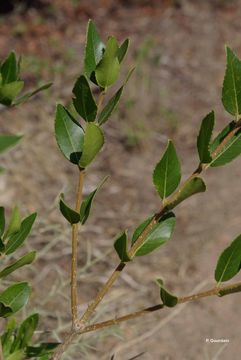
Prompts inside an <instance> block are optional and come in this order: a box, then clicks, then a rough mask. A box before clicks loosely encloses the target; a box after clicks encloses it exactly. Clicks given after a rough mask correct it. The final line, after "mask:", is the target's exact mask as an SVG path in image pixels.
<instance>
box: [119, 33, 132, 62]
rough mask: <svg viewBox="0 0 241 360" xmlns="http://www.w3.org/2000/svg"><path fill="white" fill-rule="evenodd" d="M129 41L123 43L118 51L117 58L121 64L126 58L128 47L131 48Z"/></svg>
mask: <svg viewBox="0 0 241 360" xmlns="http://www.w3.org/2000/svg"><path fill="white" fill-rule="evenodd" d="M129 43H130V41H129V39H125V41H123V43H122V44H121V46H120V47H119V49H118V51H117V57H118V60H119V63H121V62H122V61H123V59H124V57H125V56H126V53H127V50H128V47H129Z"/></svg>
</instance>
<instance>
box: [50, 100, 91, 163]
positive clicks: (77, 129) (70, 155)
mask: <svg viewBox="0 0 241 360" xmlns="http://www.w3.org/2000/svg"><path fill="white" fill-rule="evenodd" d="M55 137H56V141H57V144H58V146H59V148H60V150H61V152H62V153H63V155H64V156H65V157H66V159H68V160H69V161H70V162H72V163H73V164H78V163H79V160H80V157H81V154H82V151H83V142H84V130H83V129H82V127H81V126H80V124H79V123H77V122H76V121H75V119H74V118H73V117H72V116H71V115H70V113H69V112H68V110H67V109H65V107H64V106H62V105H60V104H59V105H57V111H56V117H55Z"/></svg>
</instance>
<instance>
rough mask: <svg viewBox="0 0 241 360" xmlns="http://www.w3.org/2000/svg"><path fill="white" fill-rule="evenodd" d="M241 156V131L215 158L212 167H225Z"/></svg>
mask: <svg viewBox="0 0 241 360" xmlns="http://www.w3.org/2000/svg"><path fill="white" fill-rule="evenodd" d="M240 154H241V131H240V130H239V131H238V132H237V133H236V134H235V135H233V136H232V138H231V140H229V141H228V142H227V143H226V144H225V146H223V147H222V150H221V151H219V152H218V154H217V155H215V156H214V157H213V160H212V162H211V163H210V165H211V166H214V167H216V166H223V165H226V164H228V163H229V162H231V161H232V160H234V159H235V158H236V157H238V156H239V155H240Z"/></svg>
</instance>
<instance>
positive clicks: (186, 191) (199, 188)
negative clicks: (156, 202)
mask: <svg viewBox="0 0 241 360" xmlns="http://www.w3.org/2000/svg"><path fill="white" fill-rule="evenodd" d="M204 191H206V185H205V183H204V181H203V179H202V178H200V177H198V176H195V177H192V178H191V179H190V180H189V181H188V182H187V183H185V184H184V185H183V186H182V188H181V189H180V190H179V191H178V193H177V195H176V196H175V198H174V199H171V201H170V202H169V203H167V205H166V206H167V209H168V210H172V209H173V208H174V207H176V206H177V205H178V204H180V203H181V202H182V201H184V200H186V199H187V198H189V197H190V196H192V195H194V194H198V193H200V192H204Z"/></svg>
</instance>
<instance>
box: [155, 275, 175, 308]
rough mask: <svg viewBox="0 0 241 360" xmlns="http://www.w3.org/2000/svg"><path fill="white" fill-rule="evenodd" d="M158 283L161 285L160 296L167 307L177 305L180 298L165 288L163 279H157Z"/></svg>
mask: <svg viewBox="0 0 241 360" xmlns="http://www.w3.org/2000/svg"><path fill="white" fill-rule="evenodd" d="M157 284H158V285H159V286H160V297H161V299H162V302H163V305H165V306H167V307H174V306H176V305H177V303H178V298H177V297H176V296H175V295H173V294H171V293H170V292H169V291H167V290H166V289H165V287H164V284H163V281H162V280H161V279H157Z"/></svg>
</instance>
